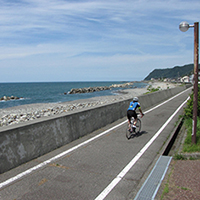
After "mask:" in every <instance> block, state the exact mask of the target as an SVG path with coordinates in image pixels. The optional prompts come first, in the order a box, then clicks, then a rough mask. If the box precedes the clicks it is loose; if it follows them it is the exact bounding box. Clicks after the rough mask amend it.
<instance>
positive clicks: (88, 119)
mask: <svg viewBox="0 0 200 200" xmlns="http://www.w3.org/2000/svg"><path fill="white" fill-rule="evenodd" d="M187 87H190V85H188V86H180V87H176V88H172V89H167V90H162V91H158V92H154V93H151V94H147V95H141V96H139V101H140V103H141V105H142V109H143V110H144V111H145V109H147V108H150V107H152V106H154V105H156V104H158V103H161V102H163V101H164V100H166V99H168V98H170V97H172V96H174V95H175V94H177V93H179V92H181V91H183V90H185V89H186V88H187ZM131 100H132V99H126V100H122V101H120V100H119V101H117V102H115V103H108V104H105V105H99V106H96V107H94V108H85V109H82V110H81V111H79V110H76V111H73V112H71V113H70V112H69V113H67V114H66V113H65V114H60V115H57V116H50V117H46V118H43V119H40V118H39V119H36V120H34V121H28V122H24V123H21V124H16V125H13V126H12V127H9V126H6V127H2V128H1V129H0V158H1V162H0V173H3V172H5V171H8V170H9V169H12V168H14V167H17V166H19V165H20V164H22V163H25V162H28V161H30V160H32V159H34V158H37V157H39V156H41V155H44V154H46V153H48V152H50V151H52V150H54V149H56V148H58V147H61V146H63V145H65V144H68V143H70V142H72V141H73V140H76V139H78V138H80V137H82V136H84V135H86V134H89V133H91V132H93V131H95V130H97V129H99V128H102V127H104V126H105V125H107V124H110V123H112V122H114V121H116V120H118V119H120V118H123V117H125V116H126V110H127V107H128V105H129V102H130V101H131Z"/></svg>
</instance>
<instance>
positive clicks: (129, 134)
mask: <svg viewBox="0 0 200 200" xmlns="http://www.w3.org/2000/svg"><path fill="white" fill-rule="evenodd" d="M132 135H133V133H131V132H130V130H129V125H127V128H126V137H127V139H128V140H129V139H130V138H131V137H132Z"/></svg>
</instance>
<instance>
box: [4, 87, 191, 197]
mask: <svg viewBox="0 0 200 200" xmlns="http://www.w3.org/2000/svg"><path fill="white" fill-rule="evenodd" d="M190 92H191V91H190V90H188V91H187V92H185V93H183V94H181V95H180V96H178V97H176V98H174V99H172V100H170V101H169V102H167V103H165V104H163V105H162V106H160V107H158V108H156V109H154V110H152V111H149V112H148V110H147V111H146V112H147V113H146V114H145V117H144V118H142V129H141V134H140V135H139V136H138V137H135V138H133V139H130V140H127V139H126V136H125V132H126V127H127V124H126V123H124V120H125V118H124V119H121V120H118V121H117V122H115V123H113V124H110V125H108V126H107V127H104V128H103V129H101V130H98V131H96V132H94V133H92V134H90V135H88V136H85V137H84V138H81V139H80V140H77V141H75V142H72V143H70V144H68V145H66V146H64V147H62V148H60V149H58V150H56V151H54V152H51V153H49V154H47V155H45V156H42V157H40V158H38V159H35V160H34V161H32V162H29V163H28V164H26V165H22V166H20V167H18V168H16V169H14V170H11V171H10V172H7V173H5V174H2V175H0V180H1V182H3V181H6V180H8V179H10V178H12V177H15V176H16V175H17V174H20V173H21V172H22V171H23V170H24V169H29V168H31V167H32V166H34V165H36V164H38V163H42V162H43V161H45V160H48V159H49V158H52V157H53V156H56V155H58V154H59V153H61V152H64V151H67V150H69V149H71V148H72V147H75V146H77V145H79V144H80V143H82V142H84V141H87V140H88V139H92V138H93V137H96V136H97V138H96V139H94V140H91V141H90V142H88V143H85V144H84V145H81V146H79V147H78V148H75V149H74V150H73V151H69V153H66V154H65V155H63V156H61V157H59V158H58V159H54V160H52V162H49V163H47V164H46V165H44V166H42V167H41V168H38V169H37V170H34V171H32V172H30V173H27V174H26V175H24V176H23V177H21V178H19V179H17V180H15V181H13V182H10V183H9V184H7V185H5V186H4V187H2V188H1V189H0V199H95V198H96V197H97V196H98V195H101V193H102V191H104V189H106V188H107V186H108V185H109V184H110V183H111V182H112V181H113V180H115V178H116V177H117V176H118V175H119V174H120V172H121V171H122V170H123V169H124V168H125V167H126V166H127V164H128V163H130V161H131V160H132V159H133V158H134V157H135V156H137V154H138V153H139V152H140V151H141V149H142V148H143V147H144V146H145V145H146V144H147V143H148V141H149V140H150V139H151V138H152V137H153V136H154V135H155V133H156V132H157V131H158V130H159V129H160V128H161V127H162V125H163V124H164V123H165V122H166V121H167V120H168V119H169V118H170V116H171V115H172V114H173V113H174V111H175V110H176V109H177V108H178V107H179V106H180V105H181V103H182V102H183V101H184V100H185V99H186V98H187V96H188V94H189V93H190ZM127 106H128V105H127ZM181 111H182V109H181V110H180V111H179V112H178V113H177V114H176V116H175V117H174V118H173V119H172V121H170V122H169V124H168V125H167V127H166V128H165V129H164V130H163V131H162V132H161V134H160V135H159V136H158V137H157V139H156V140H155V141H154V142H153V143H152V145H151V146H150V147H148V149H147V151H145V153H144V154H143V155H142V156H141V157H140V159H139V160H138V161H137V162H136V163H135V164H134V165H133V166H132V167H131V168H130V170H128V172H127V173H126V174H125V175H124V177H119V178H120V181H119V183H118V184H116V185H115V186H114V187H113V188H112V190H111V191H110V192H108V193H107V194H106V196H104V197H100V199H103V198H105V199H127V198H129V197H130V198H133V196H134V195H135V193H136V192H137V190H138V186H139V185H140V182H141V180H142V178H144V177H143V176H144V174H145V171H147V170H148V168H149V167H150V166H151V164H152V163H153V162H154V161H155V160H156V158H157V156H158V155H159V151H160V149H161V147H162V145H163V143H164V142H165V141H166V140H167V138H168V137H169V134H170V133H171V132H172V130H173V128H174V123H175V122H176V121H177V119H178V115H179V114H180V113H181ZM125 112H126V111H125ZM144 112H145V111H144ZM118 123H122V124H123V125H121V126H119V127H117V128H114V129H113V130H111V131H108V132H106V133H105V134H102V135H101V136H100V137H98V135H99V134H101V133H102V132H104V131H106V130H108V129H109V128H111V127H112V126H114V125H117V124H118ZM119 176H121V175H119Z"/></svg>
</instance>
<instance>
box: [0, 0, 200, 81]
mask: <svg viewBox="0 0 200 200" xmlns="http://www.w3.org/2000/svg"><path fill="white" fill-rule="evenodd" d="M182 21H187V22H188V23H189V24H191V25H193V24H194V22H199V21H200V1H199V0H0V82H57V81H140V80H143V79H144V78H145V77H146V76H147V75H148V74H149V73H150V72H151V71H153V70H154V69H163V68H173V67H174V66H183V65H185V64H191V63H193V62H194V30H193V28H190V29H189V30H188V31H187V32H181V31H180V30H179V24H180V23H181V22H182Z"/></svg>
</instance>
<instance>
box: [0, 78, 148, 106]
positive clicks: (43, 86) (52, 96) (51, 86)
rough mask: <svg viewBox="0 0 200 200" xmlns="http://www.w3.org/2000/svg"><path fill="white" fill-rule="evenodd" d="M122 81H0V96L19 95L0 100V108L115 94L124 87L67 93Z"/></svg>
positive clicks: (141, 84) (143, 85) (135, 84)
mask: <svg viewBox="0 0 200 200" xmlns="http://www.w3.org/2000/svg"><path fill="white" fill-rule="evenodd" d="M123 83H124V82H41V83H39V82H34V83H0V98H1V97H3V96H9V97H10V96H16V97H20V99H18V100H9V101H0V109H2V108H8V107H13V106H20V105H24V104H33V103H57V102H66V101H73V100H78V99H87V98H91V97H97V96H107V95H117V94H118V91H119V90H123V89H124V88H112V89H111V90H104V91H100V92H93V93H82V94H67V93H68V92H69V91H70V90H71V89H72V88H84V87H97V86H111V85H112V84H123ZM146 85H147V84H146V83H143V82H135V83H134V84H133V85H131V86H130V88H131V87H132V88H135V87H137V88H142V87H145V86H146Z"/></svg>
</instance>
